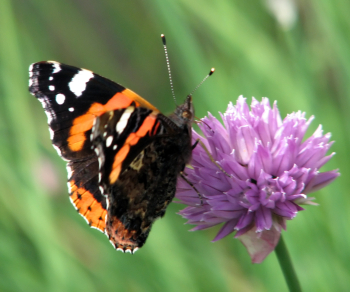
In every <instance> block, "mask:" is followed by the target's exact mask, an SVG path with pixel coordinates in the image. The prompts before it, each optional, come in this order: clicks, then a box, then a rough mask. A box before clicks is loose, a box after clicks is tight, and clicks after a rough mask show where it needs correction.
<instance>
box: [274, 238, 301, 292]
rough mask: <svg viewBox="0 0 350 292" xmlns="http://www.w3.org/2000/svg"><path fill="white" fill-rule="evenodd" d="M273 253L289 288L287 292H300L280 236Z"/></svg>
mask: <svg viewBox="0 0 350 292" xmlns="http://www.w3.org/2000/svg"><path fill="white" fill-rule="evenodd" d="M275 252H276V255H277V258H278V262H279V263H280V267H281V269H282V271H283V275H284V278H285V280H286V282H287V286H288V288H289V291H291V292H301V287H300V284H299V280H298V278H297V275H296V273H295V271H294V268H293V264H292V261H291V259H290V256H289V253H288V250H287V246H286V244H285V243H284V240H283V238H282V234H281V237H280V241H279V242H278V244H277V246H276V248H275Z"/></svg>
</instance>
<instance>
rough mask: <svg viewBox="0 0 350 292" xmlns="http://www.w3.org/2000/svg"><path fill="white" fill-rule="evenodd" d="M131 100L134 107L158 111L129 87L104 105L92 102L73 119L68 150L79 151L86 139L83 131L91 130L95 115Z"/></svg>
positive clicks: (129, 103) (128, 102)
mask: <svg viewBox="0 0 350 292" xmlns="http://www.w3.org/2000/svg"><path fill="white" fill-rule="evenodd" d="M132 102H135V105H136V107H139V106H142V107H146V108H149V109H152V110H154V111H156V112H159V111H158V110H157V109H156V108H155V107H154V106H153V105H151V104H150V103H149V102H147V101H146V100H144V99H143V98H142V97H141V96H139V95H137V94H136V93H135V92H133V91H131V90H130V89H125V90H123V91H122V92H118V93H116V94H115V95H114V96H113V97H112V98H111V99H110V100H109V101H108V102H107V103H106V104H105V105H103V104H100V103H93V104H92V105H91V107H90V108H89V110H88V111H87V112H86V113H85V114H84V115H82V116H80V117H77V118H76V119H74V120H73V125H72V127H71V129H70V131H69V137H68V147H69V148H70V150H72V151H80V150H82V149H83V146H84V143H85V140H86V137H85V132H86V131H88V130H91V128H92V126H93V124H94V120H95V119H96V117H98V116H101V115H102V114H104V113H105V112H107V111H112V110H116V109H122V108H127V107H128V106H130V105H131V103H132Z"/></svg>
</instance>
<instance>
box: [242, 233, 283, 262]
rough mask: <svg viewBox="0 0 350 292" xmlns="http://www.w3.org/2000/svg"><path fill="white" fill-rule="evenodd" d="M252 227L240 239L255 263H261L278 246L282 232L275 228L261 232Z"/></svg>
mask: <svg viewBox="0 0 350 292" xmlns="http://www.w3.org/2000/svg"><path fill="white" fill-rule="evenodd" d="M255 230H256V229H255V228H252V229H251V230H249V231H248V232H246V233H244V234H243V235H241V236H240V237H239V240H240V241H241V242H242V243H243V245H244V246H245V247H246V249H247V250H248V253H249V255H250V258H251V259H252V262H253V263H254V264H259V263H261V262H262V261H263V260H264V259H265V258H266V257H267V256H268V255H269V254H270V253H271V252H272V251H273V250H274V249H275V247H276V245H277V243H278V240H279V238H280V234H281V233H280V232H278V231H277V230H276V229H275V228H273V229H272V230H264V231H263V232H261V233H260V234H257V233H256V232H255Z"/></svg>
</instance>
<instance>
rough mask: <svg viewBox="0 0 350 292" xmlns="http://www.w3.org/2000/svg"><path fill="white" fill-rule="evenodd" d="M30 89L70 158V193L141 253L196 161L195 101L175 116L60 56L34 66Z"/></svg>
mask: <svg viewBox="0 0 350 292" xmlns="http://www.w3.org/2000/svg"><path fill="white" fill-rule="evenodd" d="M29 73H30V80H29V91H30V92H31V93H32V94H33V95H35V97H36V98H37V99H39V101H40V102H41V103H42V106H43V108H44V110H45V112H46V115H47V118H48V124H49V130H50V134H51V140H52V144H53V146H54V147H55V148H56V150H57V152H58V154H59V155H60V156H61V157H62V158H63V159H64V160H66V161H67V170H68V188H69V192H70V194H69V196H70V200H71V201H72V203H73V205H74V206H75V208H76V209H77V210H78V212H79V213H80V214H81V215H82V216H83V217H84V218H85V219H86V221H87V222H88V223H89V225H90V226H91V227H94V228H96V229H99V230H101V231H102V232H104V233H105V234H106V235H107V236H108V238H109V240H110V241H111V243H112V244H113V246H115V248H116V249H117V250H121V251H123V252H130V253H133V252H135V251H136V250H137V249H138V248H140V247H142V246H143V244H144V243H145V241H146V239H147V237H148V234H149V232H150V230H151V227H152V224H153V222H154V221H155V220H156V219H157V218H159V217H162V216H163V215H164V213H165V210H166V208H167V206H168V205H169V203H170V202H171V201H172V199H173V197H174V195H175V191H176V181H177V177H178V176H179V174H180V173H181V172H182V171H183V170H184V167H185V165H186V163H188V162H189V161H190V158H191V152H192V145H191V124H192V122H193V119H194V109H193V105H192V98H191V95H189V96H188V97H187V98H186V100H185V103H184V104H182V105H180V106H178V107H177V108H176V110H175V112H174V113H173V114H172V115H170V116H169V117H166V116H164V115H163V114H162V113H160V112H159V110H157V109H156V108H155V107H154V106H153V105H151V104H150V103H149V102H147V101H146V100H144V99H143V98H142V97H140V96H139V95H137V94H136V93H134V92H133V91H131V90H130V89H127V88H124V87H123V86H121V85H119V84H117V83H115V82H113V81H110V80H108V79H106V78H104V77H101V76H99V75H97V74H94V73H93V72H91V71H89V70H85V69H79V68H76V67H72V66H68V65H64V64H61V63H58V62H54V61H48V62H39V63H35V64H32V65H31V66H30V68H29Z"/></svg>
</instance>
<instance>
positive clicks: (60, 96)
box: [56, 93, 66, 104]
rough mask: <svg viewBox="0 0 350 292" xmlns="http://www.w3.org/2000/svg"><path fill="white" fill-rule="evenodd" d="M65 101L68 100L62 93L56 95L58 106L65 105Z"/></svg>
mask: <svg viewBox="0 0 350 292" xmlns="http://www.w3.org/2000/svg"><path fill="white" fill-rule="evenodd" d="M65 100H66V97H65V96H64V94H62V93H59V94H56V102H57V103H58V104H63V103H64V101H65Z"/></svg>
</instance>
